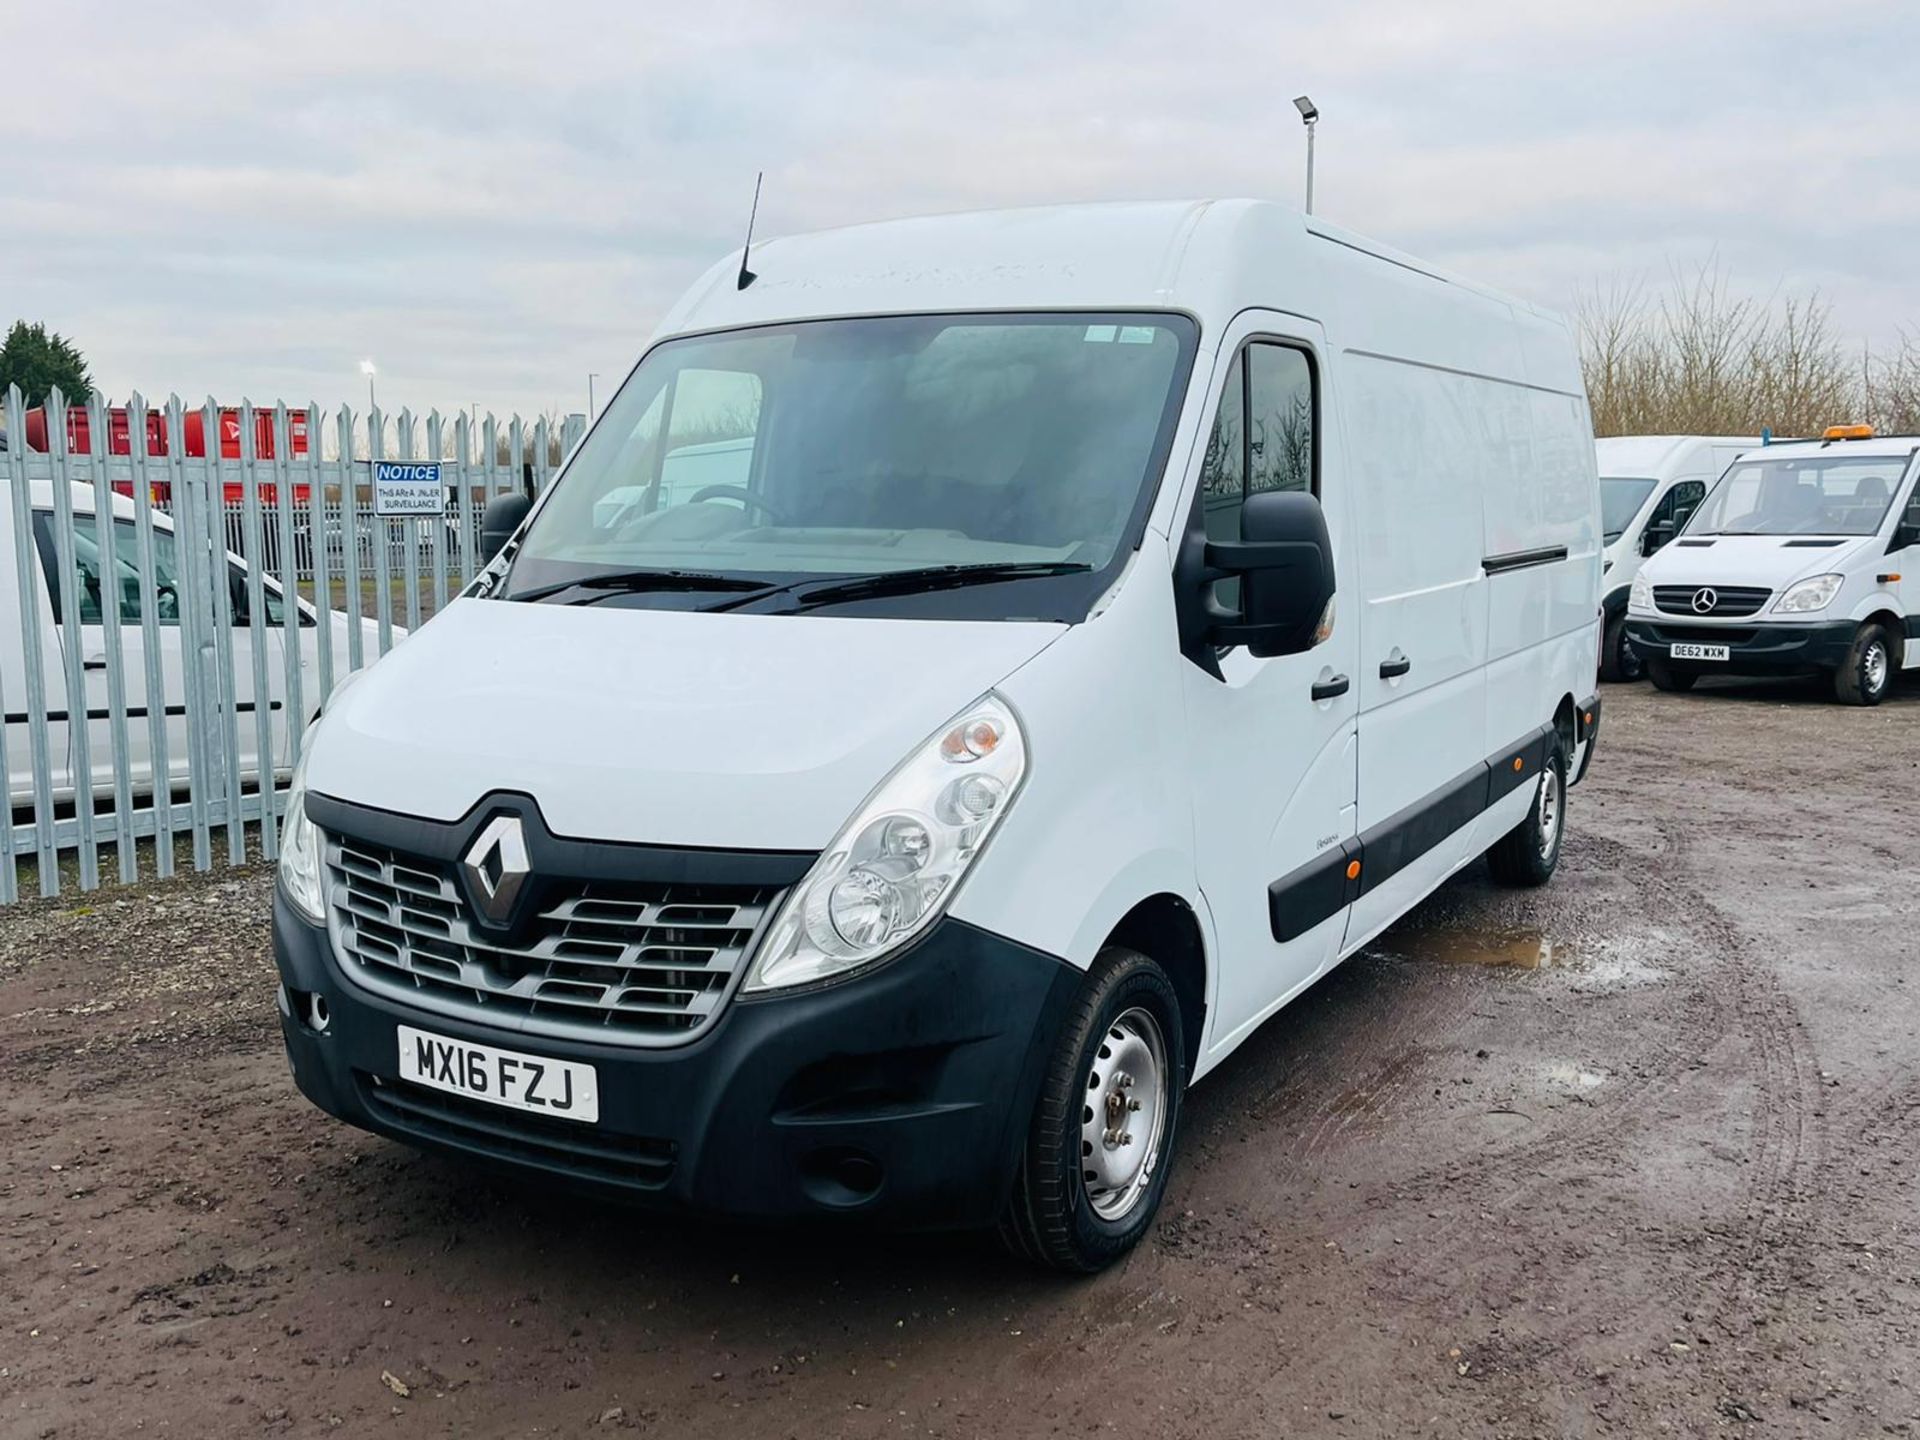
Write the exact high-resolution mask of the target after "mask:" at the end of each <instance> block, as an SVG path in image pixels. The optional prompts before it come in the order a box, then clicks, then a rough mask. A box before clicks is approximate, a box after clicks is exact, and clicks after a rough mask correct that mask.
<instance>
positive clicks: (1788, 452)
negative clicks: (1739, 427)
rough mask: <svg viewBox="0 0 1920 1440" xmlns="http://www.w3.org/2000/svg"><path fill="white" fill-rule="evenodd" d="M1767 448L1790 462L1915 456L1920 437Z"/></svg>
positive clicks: (1783, 444)
mask: <svg viewBox="0 0 1920 1440" xmlns="http://www.w3.org/2000/svg"><path fill="white" fill-rule="evenodd" d="M1754 448H1755V449H1759V448H1761V447H1759V446H1755V447H1754ZM1765 449H1766V454H1767V455H1769V456H1779V457H1781V458H1784V459H1789V460H1790V459H1792V458H1793V457H1794V456H1796V455H1822V454H1826V455H1832V454H1839V455H1872V456H1888V455H1896V456H1897V455H1911V454H1913V452H1914V451H1915V450H1920V435H1875V436H1874V437H1873V438H1872V439H1870V440H1776V441H1774V442H1773V444H1771V445H1768V446H1767V447H1765Z"/></svg>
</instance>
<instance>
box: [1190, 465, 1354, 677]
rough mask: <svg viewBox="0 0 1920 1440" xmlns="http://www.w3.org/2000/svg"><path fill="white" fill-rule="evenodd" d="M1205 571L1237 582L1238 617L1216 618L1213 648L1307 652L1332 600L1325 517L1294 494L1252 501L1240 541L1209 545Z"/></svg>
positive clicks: (1314, 503) (1244, 512) (1269, 494)
mask: <svg viewBox="0 0 1920 1440" xmlns="http://www.w3.org/2000/svg"><path fill="white" fill-rule="evenodd" d="M1206 560H1207V565H1208V567H1209V568H1210V569H1212V570H1215V571H1218V572H1219V573H1220V575H1221V577H1222V578H1224V577H1225V576H1228V575H1237V576H1239V577H1240V613H1239V614H1238V615H1232V614H1222V615H1216V616H1215V617H1214V621H1215V623H1214V624H1213V626H1212V627H1211V629H1212V634H1211V639H1212V640H1213V643H1214V644H1216V645H1245V646H1246V647H1247V649H1248V650H1249V651H1250V652H1252V653H1253V654H1254V655H1257V656H1260V657H1262V658H1265V657H1267V656H1273V655H1297V654H1299V653H1301V652H1302V651H1304V650H1311V649H1312V648H1313V645H1314V641H1315V636H1316V633H1317V631H1318V630H1319V627H1320V620H1321V617H1322V616H1323V615H1325V614H1326V609H1327V602H1328V601H1329V600H1331V599H1332V598H1333V589H1334V574H1333V541H1332V538H1331V537H1330V536H1329V535H1328V533H1327V517H1326V513H1325V512H1324V511H1322V510H1321V508H1320V502H1319V501H1318V500H1316V499H1315V498H1314V497H1313V496H1311V495H1309V494H1306V493H1305V492H1303V491H1298V490H1271V491H1266V492H1264V493H1261V494H1255V495H1249V496H1248V497H1247V501H1246V504H1245V505H1243V506H1242V507H1241V510H1240V538H1239V540H1237V541H1225V542H1219V541H1216V542H1213V543H1210V544H1208V546H1207V551H1206Z"/></svg>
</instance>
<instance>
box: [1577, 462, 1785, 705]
mask: <svg viewBox="0 0 1920 1440" xmlns="http://www.w3.org/2000/svg"><path fill="white" fill-rule="evenodd" d="M1760 443H1761V441H1760V438H1759V437H1758V436H1755V437H1753V438H1752V439H1740V438H1737V437H1732V436H1724V435H1615V436H1609V437H1608V438H1606V439H1603V440H1596V441H1594V447H1593V448H1594V454H1595V457H1596V459H1597V461H1598V464H1599V469H1600V540H1601V544H1602V547H1603V548H1602V550H1601V552H1600V584H1601V589H1602V590H1603V592H1604V594H1603V595H1602V597H1601V600H1600V609H1601V612H1602V621H1603V627H1602V629H1601V632H1600V678H1601V679H1602V680H1638V679H1640V677H1641V676H1642V675H1643V674H1645V673H1646V667H1645V666H1643V665H1642V664H1641V663H1640V655H1639V652H1638V651H1636V650H1635V649H1634V648H1633V647H1632V646H1631V645H1629V644H1628V643H1627V633H1626V632H1627V597H1628V596H1629V595H1630V594H1631V593H1632V590H1633V577H1634V576H1635V575H1637V574H1639V573H1640V565H1641V562H1642V561H1644V560H1645V559H1646V558H1647V557H1648V556H1650V555H1652V554H1653V553H1654V552H1655V551H1656V550H1659V549H1660V548H1661V547H1663V546H1664V545H1666V544H1667V543H1668V542H1669V541H1670V540H1672V539H1673V537H1674V536H1675V535H1678V534H1679V533H1680V527H1681V526H1683V525H1685V524H1686V523H1687V518H1688V517H1689V516H1690V515H1692V514H1693V512H1694V510H1695V509H1696V508H1698V506H1699V504H1700V502H1701V501H1702V500H1704V499H1705V498H1706V495H1707V487H1708V486H1709V485H1711V484H1713V482H1714V481H1715V480H1718V479H1719V478H1720V472H1721V471H1723V470H1725V469H1726V468H1727V466H1729V465H1731V464H1732V463H1733V462H1734V461H1735V460H1736V459H1738V458H1739V456H1740V452H1741V451H1743V450H1751V449H1754V448H1755V447H1757V446H1758V445H1759V444H1760Z"/></svg>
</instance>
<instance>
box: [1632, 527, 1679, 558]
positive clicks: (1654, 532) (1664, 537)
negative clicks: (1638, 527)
mask: <svg viewBox="0 0 1920 1440" xmlns="http://www.w3.org/2000/svg"><path fill="white" fill-rule="evenodd" d="M1677 528H1678V527H1676V526H1675V524H1674V522H1673V521H1671V520H1655V521H1654V522H1653V523H1652V524H1651V525H1649V526H1647V533H1646V534H1644V535H1642V536H1641V537H1640V553H1641V554H1642V555H1651V554H1653V552H1654V551H1656V550H1658V549H1659V548H1660V547H1661V546H1662V545H1665V544H1666V543H1667V542H1668V541H1669V540H1671V539H1673V537H1674V532H1675V530H1676V529H1677Z"/></svg>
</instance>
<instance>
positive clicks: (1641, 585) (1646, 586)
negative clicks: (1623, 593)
mask: <svg viewBox="0 0 1920 1440" xmlns="http://www.w3.org/2000/svg"><path fill="white" fill-rule="evenodd" d="M1627 608H1628V609H1629V610H1651V609H1653V582H1652V581H1651V580H1649V579H1647V572H1646V571H1644V570H1642V571H1641V572H1640V573H1639V574H1638V575H1635V576H1634V577H1633V588H1632V589H1631V590H1629V591H1628V592H1627Z"/></svg>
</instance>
